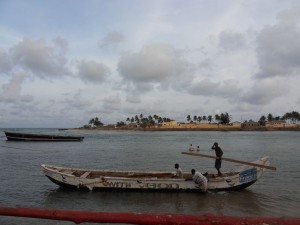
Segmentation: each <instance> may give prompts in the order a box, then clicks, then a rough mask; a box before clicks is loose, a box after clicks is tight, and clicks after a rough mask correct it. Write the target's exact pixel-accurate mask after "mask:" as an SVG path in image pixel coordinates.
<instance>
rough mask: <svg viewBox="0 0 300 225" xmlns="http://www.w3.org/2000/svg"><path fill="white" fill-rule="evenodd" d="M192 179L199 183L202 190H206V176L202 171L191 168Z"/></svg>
mask: <svg viewBox="0 0 300 225" xmlns="http://www.w3.org/2000/svg"><path fill="white" fill-rule="evenodd" d="M191 173H192V176H193V181H194V182H195V183H196V184H198V185H199V188H201V190H202V191H204V192H206V190H207V178H206V177H205V176H203V175H202V173H200V172H198V171H196V170H194V169H192V170H191Z"/></svg>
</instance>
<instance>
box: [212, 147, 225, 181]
mask: <svg viewBox="0 0 300 225" xmlns="http://www.w3.org/2000/svg"><path fill="white" fill-rule="evenodd" d="M211 149H212V150H215V153H216V157H217V159H216V161H215V168H216V169H217V171H218V176H220V177H221V176H222V173H221V171H220V168H221V165H222V155H223V151H222V149H221V148H220V147H219V144H218V142H215V143H214V144H213V146H212V147H211Z"/></svg>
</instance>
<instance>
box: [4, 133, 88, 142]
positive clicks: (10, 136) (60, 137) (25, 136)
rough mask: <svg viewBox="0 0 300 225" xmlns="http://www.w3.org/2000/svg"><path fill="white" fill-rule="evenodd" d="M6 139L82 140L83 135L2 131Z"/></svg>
mask: <svg viewBox="0 0 300 225" xmlns="http://www.w3.org/2000/svg"><path fill="white" fill-rule="evenodd" d="M4 133H5V135H6V138H7V140H8V141H82V140H83V138H84V137H80V136H65V135H54V134H31V133H16V132H8V131H4Z"/></svg>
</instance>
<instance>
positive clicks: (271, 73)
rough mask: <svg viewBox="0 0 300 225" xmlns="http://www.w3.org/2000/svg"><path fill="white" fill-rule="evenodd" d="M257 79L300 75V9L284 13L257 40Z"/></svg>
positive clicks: (295, 8)
mask: <svg viewBox="0 0 300 225" xmlns="http://www.w3.org/2000/svg"><path fill="white" fill-rule="evenodd" d="M256 52H257V58H258V64H259V68H260V72H259V73H258V74H257V75H256V78H266V77H275V76H284V77H286V76H291V75H300V7H294V8H293V9H291V10H287V11H284V12H282V13H281V14H280V15H279V17H278V22H277V23H276V24H274V25H269V26H266V27H265V28H264V29H263V30H262V31H261V33H260V34H259V35H258V38H257V50H256Z"/></svg>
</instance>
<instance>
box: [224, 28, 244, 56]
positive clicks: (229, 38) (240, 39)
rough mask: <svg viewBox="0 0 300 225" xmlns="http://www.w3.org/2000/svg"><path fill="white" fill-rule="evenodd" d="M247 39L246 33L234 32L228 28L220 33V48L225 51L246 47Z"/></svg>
mask: <svg viewBox="0 0 300 225" xmlns="http://www.w3.org/2000/svg"><path fill="white" fill-rule="evenodd" d="M245 44H246V40H245V37H244V35H242V34H240V33H237V32H234V31H232V30H226V31H223V32H221V33H220V35H219V48H221V49H223V50H225V51H236V50H240V49H241V48H244V47H245Z"/></svg>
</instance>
